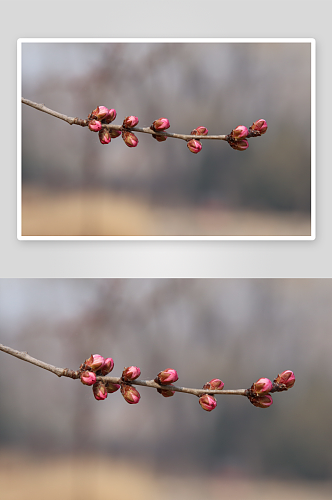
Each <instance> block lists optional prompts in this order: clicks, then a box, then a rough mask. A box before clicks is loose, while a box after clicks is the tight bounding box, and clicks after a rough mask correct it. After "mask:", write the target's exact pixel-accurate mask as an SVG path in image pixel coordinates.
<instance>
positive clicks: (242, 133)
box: [230, 125, 249, 139]
mask: <svg viewBox="0 0 332 500" xmlns="http://www.w3.org/2000/svg"><path fill="white" fill-rule="evenodd" d="M248 132H249V130H248V129H247V127H245V126H244V125H239V126H238V127H236V128H235V129H234V130H232V132H231V133H230V135H231V137H233V139H244V138H245V137H247V135H248Z"/></svg>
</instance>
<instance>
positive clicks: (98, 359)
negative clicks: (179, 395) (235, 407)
mask: <svg viewBox="0 0 332 500" xmlns="http://www.w3.org/2000/svg"><path fill="white" fill-rule="evenodd" d="M113 367H114V362H113V359H112V358H103V357H102V356H100V355H99V354H91V356H90V357H89V358H88V359H86V360H85V361H84V363H82V364H81V366H80V369H79V370H78V372H77V373H78V376H79V378H80V380H81V382H82V384H84V385H89V386H92V389H93V395H94V397H95V399H97V400H98V401H103V400H104V399H106V398H107V395H108V394H110V393H113V392H116V391H118V390H119V389H120V392H121V394H122V396H123V398H124V399H125V401H126V402H127V403H129V404H137V403H138V402H139V400H140V399H141V396H140V393H139V392H138V390H137V389H136V388H135V387H133V385H134V384H135V381H136V385H147V386H149V387H155V388H156V389H157V391H158V392H159V394H161V395H162V396H164V397H165V398H169V397H171V396H173V395H174V393H175V392H176V391H180V392H191V393H192V394H195V395H196V396H198V397H199V404H200V405H201V407H202V408H203V410H205V411H209V412H210V411H212V410H214V409H215V408H216V406H217V400H216V398H215V395H216V394H218V393H221V392H219V391H223V389H224V383H223V382H222V381H221V380H220V379H219V378H213V379H212V380H210V382H207V383H206V384H204V385H203V387H202V389H203V390H204V392H201V390H200V389H185V388H183V387H175V386H174V385H173V384H174V382H176V381H177V380H178V379H179V377H178V374H177V371H176V370H174V369H173V368H166V370H163V371H161V372H159V373H158V375H157V376H156V377H155V379H154V380H153V381H149V383H147V382H146V381H138V380H137V379H138V377H139V376H140V375H141V370H140V369H139V368H138V367H137V366H128V367H127V368H124V370H123V372H122V375H121V377H119V378H117V377H114V378H108V377H106V380H105V376H106V375H108V374H109V373H110V372H111V371H112V370H113ZM294 384H295V376H294V373H293V372H292V371H291V370H286V371H284V372H282V373H280V374H279V375H278V376H277V377H276V378H275V379H274V381H273V382H271V380H269V379H268V378H260V379H258V380H257V382H254V383H253V384H252V386H251V387H250V388H249V389H246V390H242V389H241V390H239V391H223V393H224V394H225V392H226V393H227V392H228V393H233V394H234V393H237V394H241V395H243V396H246V397H247V398H248V399H249V401H250V402H251V403H252V404H253V405H254V406H256V407H258V408H268V407H269V406H271V405H272V403H273V400H272V397H271V393H273V392H282V391H287V390H288V389H290V388H291V387H293V385H294ZM173 388H174V389H173Z"/></svg>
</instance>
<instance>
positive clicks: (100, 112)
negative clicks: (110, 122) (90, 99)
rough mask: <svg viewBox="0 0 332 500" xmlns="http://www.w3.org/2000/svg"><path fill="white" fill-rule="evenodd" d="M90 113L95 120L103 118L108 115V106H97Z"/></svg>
mask: <svg viewBox="0 0 332 500" xmlns="http://www.w3.org/2000/svg"><path fill="white" fill-rule="evenodd" d="M92 115H93V117H94V118H96V120H99V121H100V120H103V118H105V116H107V115H108V108H106V106H98V107H97V108H96V109H94V110H93V111H92Z"/></svg>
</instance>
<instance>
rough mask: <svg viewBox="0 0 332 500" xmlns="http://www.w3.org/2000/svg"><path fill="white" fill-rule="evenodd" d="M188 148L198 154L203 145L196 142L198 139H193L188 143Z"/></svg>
mask: <svg viewBox="0 0 332 500" xmlns="http://www.w3.org/2000/svg"><path fill="white" fill-rule="evenodd" d="M187 147H188V148H189V150H190V151H191V152H192V153H195V154H196V153H199V152H200V150H201V149H202V144H201V143H200V142H199V141H196V139H191V141H188V142H187Z"/></svg>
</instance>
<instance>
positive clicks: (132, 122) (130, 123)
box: [122, 116, 138, 128]
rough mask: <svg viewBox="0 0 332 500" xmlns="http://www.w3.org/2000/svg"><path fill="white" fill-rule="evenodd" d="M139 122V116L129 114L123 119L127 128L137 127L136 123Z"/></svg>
mask: <svg viewBox="0 0 332 500" xmlns="http://www.w3.org/2000/svg"><path fill="white" fill-rule="evenodd" d="M137 124H138V118H137V116H127V117H126V118H125V119H124V120H123V124H122V125H123V126H124V127H125V128H132V127H136V125H137Z"/></svg>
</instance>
